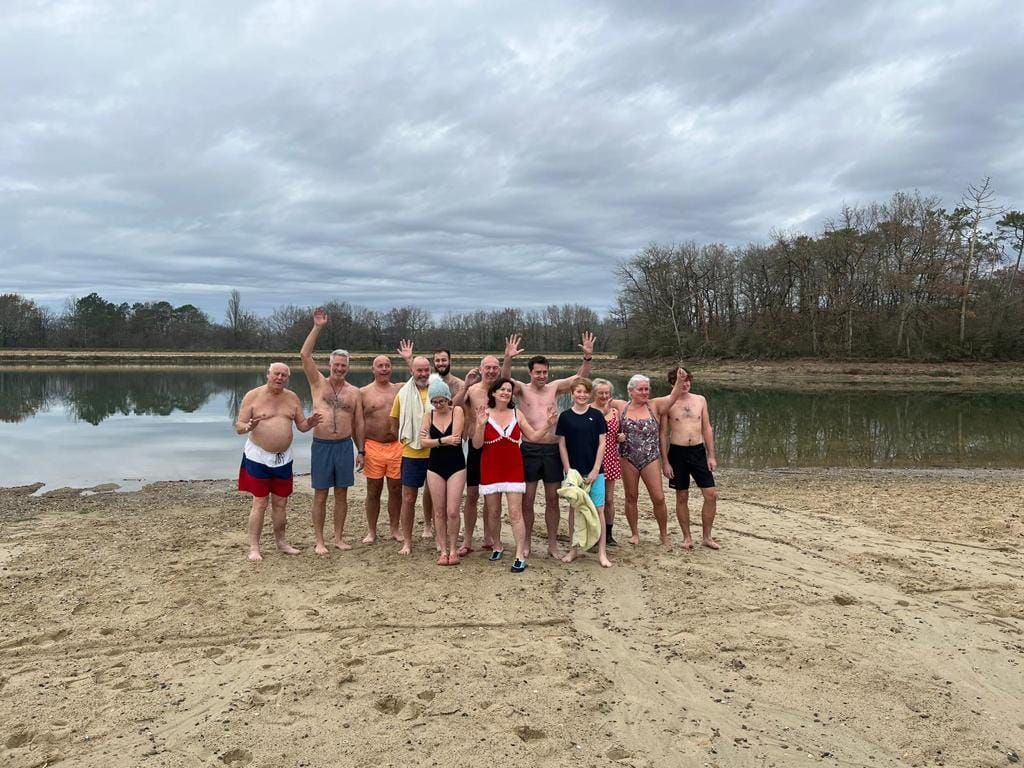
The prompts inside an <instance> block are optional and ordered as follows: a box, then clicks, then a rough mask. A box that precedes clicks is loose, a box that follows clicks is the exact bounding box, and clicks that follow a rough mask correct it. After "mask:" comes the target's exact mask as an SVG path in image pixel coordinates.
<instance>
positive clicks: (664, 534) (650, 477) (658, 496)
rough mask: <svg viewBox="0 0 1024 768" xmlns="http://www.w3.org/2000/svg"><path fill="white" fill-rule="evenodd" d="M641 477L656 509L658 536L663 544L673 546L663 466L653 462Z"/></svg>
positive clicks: (641, 473)
mask: <svg viewBox="0 0 1024 768" xmlns="http://www.w3.org/2000/svg"><path fill="white" fill-rule="evenodd" d="M640 477H641V478H642V479H643V481H644V485H645V486H646V487H647V493H648V495H649V496H650V497H651V506H652V507H653V508H654V519H655V520H656V521H657V522H658V534H659V535H660V536H661V543H662V545H664V546H666V547H671V546H672V539H671V537H670V536H669V535H668V507H667V506H666V505H665V490H664V488H663V487H662V484H661V483H662V480H661V466H660V464H659V462H657V461H652V462H651V463H650V464H648V465H647V466H646V467H644V468H643V470H642V471H641V472H640Z"/></svg>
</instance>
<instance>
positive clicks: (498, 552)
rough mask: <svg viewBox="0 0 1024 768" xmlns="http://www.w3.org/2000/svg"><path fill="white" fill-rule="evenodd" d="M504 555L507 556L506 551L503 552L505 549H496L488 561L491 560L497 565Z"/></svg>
mask: <svg viewBox="0 0 1024 768" xmlns="http://www.w3.org/2000/svg"><path fill="white" fill-rule="evenodd" d="M503 554H505V550H503V549H496V550H494V551H493V552H491V554H490V556H489V557H488V558H487V559H488V560H490V561H491V562H492V563H496V562H498V561H499V560H501V556H502V555H503Z"/></svg>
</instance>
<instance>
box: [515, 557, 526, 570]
mask: <svg viewBox="0 0 1024 768" xmlns="http://www.w3.org/2000/svg"><path fill="white" fill-rule="evenodd" d="M525 570H526V561H525V560H520V559H519V558H518V557H517V558H516V559H515V560H513V561H512V573H522V572H523V571H525Z"/></svg>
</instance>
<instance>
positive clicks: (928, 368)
mask: <svg viewBox="0 0 1024 768" xmlns="http://www.w3.org/2000/svg"><path fill="white" fill-rule="evenodd" d="M351 354H352V358H351V361H352V365H353V368H355V369H360V370H361V369H369V366H370V363H371V362H372V360H373V358H374V357H375V356H376V355H378V354H381V353H380V352H379V351H375V352H374V351H371V352H364V351H352V353H351ZM483 354H485V353H481V352H459V353H456V354H455V359H454V372H455V373H456V374H457V375H462V374H465V372H466V370H468V369H469V368H471V367H472V366H473V365H476V364H477V363H478V361H479V358H480V357H481V356H482V355H483ZM529 354H532V352H529V351H528V352H527V353H526V354H525V355H524V356H521V357H520V358H517V359H516V362H515V368H516V369H517V370H518V369H520V368H522V367H525V364H526V359H527V357H528V356H529ZM545 354H547V357H548V358H549V359H550V361H551V364H552V366H553V367H555V368H559V369H562V368H570V369H571V368H574V367H576V366H578V365H579V355H578V354H572V353H550V354H548V353H545ZM317 355H318V357H322V358H323V359H324V360H326V355H327V353H326V352H325V351H319V352H318V353H317ZM298 357H299V355H298V351H297V350H289V351H281V352H172V351H122V350H11V349H5V350H0V365H4V366H5V367H9V368H17V369H21V368H24V369H31V368H44V367H60V368H65V367H67V368H75V367H82V368H104V367H159V368H166V367H186V368H187V367H200V366H201V367H216V368H251V367H254V366H256V367H261V366H264V365H266V364H267V363H268V362H270V361H274V360H282V361H284V362H288V363H289V364H292V362H297V361H298ZM391 357H392V358H393V359H397V358H398V354H397V352H394V353H391ZM289 361H292V362H289ZM675 363H676V361H674V360H672V359H671V358H645V359H632V358H621V357H617V356H615V355H607V354H601V353H597V354H595V355H594V370H595V371H596V372H597V373H598V375H600V374H602V373H605V374H614V375H630V374H633V373H638V372H643V373H646V374H647V375H649V376H652V377H660V375H661V374H662V373H663V372H667V371H668V369H669V368H671V367H672V366H673V365H674V364H675ZM683 363H684V365H689V366H691V367H692V368H693V372H694V374H695V376H696V377H697V379H698V381H706V382H708V383H710V384H721V385H730V386H743V387H785V388H789V387H800V386H803V385H807V386H809V387H813V388H822V387H828V386H833V385H854V386H879V387H890V386H892V387H900V388H908V389H910V388H943V389H946V388H953V389H964V390H982V389H1012V390H1024V362H942V363H918V362H903V361H864V360H818V359H807V358H797V359H793V360H761V361H758V360H690V361H683Z"/></svg>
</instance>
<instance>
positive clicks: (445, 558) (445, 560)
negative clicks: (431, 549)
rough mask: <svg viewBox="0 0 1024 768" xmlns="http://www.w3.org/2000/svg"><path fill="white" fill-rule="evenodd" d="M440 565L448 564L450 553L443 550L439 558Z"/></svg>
mask: <svg viewBox="0 0 1024 768" xmlns="http://www.w3.org/2000/svg"><path fill="white" fill-rule="evenodd" d="M437 564H438V565H448V564H449V563H448V553H447V552H442V553H441V556H440V557H438V558H437Z"/></svg>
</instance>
